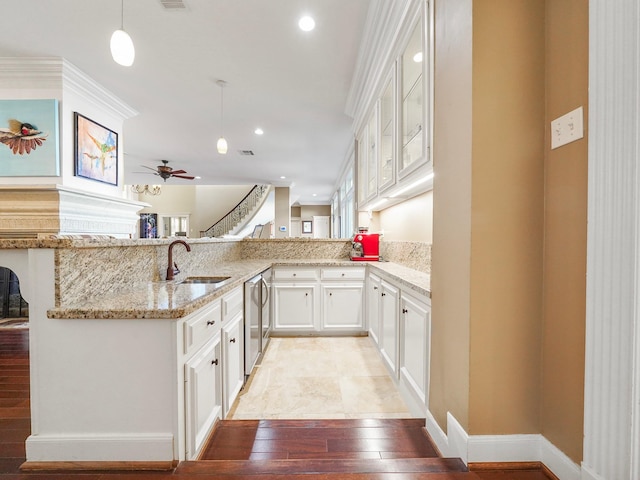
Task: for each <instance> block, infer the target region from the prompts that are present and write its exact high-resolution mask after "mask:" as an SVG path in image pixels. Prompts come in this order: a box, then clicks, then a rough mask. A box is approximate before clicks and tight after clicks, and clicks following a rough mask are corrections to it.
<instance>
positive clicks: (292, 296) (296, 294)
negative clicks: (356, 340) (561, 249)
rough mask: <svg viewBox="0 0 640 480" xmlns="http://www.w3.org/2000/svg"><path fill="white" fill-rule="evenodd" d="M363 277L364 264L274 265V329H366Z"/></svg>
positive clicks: (305, 331)
mask: <svg viewBox="0 0 640 480" xmlns="http://www.w3.org/2000/svg"><path fill="white" fill-rule="evenodd" d="M364 277H365V267H363V266H354V267H324V268H308V267H277V268H275V269H274V274H273V304H274V308H273V312H274V317H275V318H274V332H279V333H307V332H308V333H333V334H335V333H349V334H355V333H361V332H365V331H366V327H365V316H364V313H363V306H364V298H363V297H364V295H363V291H364Z"/></svg>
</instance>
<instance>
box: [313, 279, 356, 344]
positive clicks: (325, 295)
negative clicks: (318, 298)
mask: <svg viewBox="0 0 640 480" xmlns="http://www.w3.org/2000/svg"><path fill="white" fill-rule="evenodd" d="M364 276H365V268H364V267H349V268H323V269H322V270H321V272H320V279H321V281H322V283H321V289H322V322H321V325H320V329H321V331H323V332H345V333H347V332H349V333H352V332H354V331H364V330H365V321H364V320H365V316H364V314H363V306H364V299H363V290H364Z"/></svg>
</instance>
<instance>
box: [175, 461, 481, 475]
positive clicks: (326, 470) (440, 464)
mask: <svg viewBox="0 0 640 480" xmlns="http://www.w3.org/2000/svg"><path fill="white" fill-rule="evenodd" d="M373 473H375V474H392V473H398V474H401V473H402V474H406V473H412V474H413V473H467V467H466V465H465V464H464V462H463V461H462V460H460V459H459V458H394V459H378V460H371V459H339V460H335V459H320V460H318V459H310V460H308V459H304V460H302V459H293V460H199V461H188V462H181V463H180V465H178V468H177V469H176V471H175V474H179V475H187V474H188V475H211V474H215V475H216V476H220V475H229V476H231V475H243V476H245V475H267V474H270V475H296V474H301V475H302V474H306V475H308V474H340V475H345V474H350V475H353V474H373ZM470 475H471V476H465V477H460V478H465V479H472V478H477V477H476V476H475V475H474V474H470ZM287 478H288V477H287ZM349 478H352V477H351V476H349ZM385 478H387V477H385ZM403 478H406V477H403ZM411 478H412V479H413V478H414V477H413V476H412V477H411ZM434 478H437V477H434ZM445 478H449V477H445ZM450 478H458V477H450Z"/></svg>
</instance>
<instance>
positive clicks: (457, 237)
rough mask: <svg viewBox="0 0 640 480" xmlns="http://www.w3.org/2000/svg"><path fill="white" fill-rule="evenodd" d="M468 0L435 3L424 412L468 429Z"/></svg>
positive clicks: (469, 2) (470, 1)
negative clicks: (428, 356) (427, 383)
mask: <svg viewBox="0 0 640 480" xmlns="http://www.w3.org/2000/svg"><path fill="white" fill-rule="evenodd" d="M472 5H473V4H472V0H459V1H456V2H451V1H446V0H436V3H435V31H434V34H435V73H434V75H435V78H434V81H435V85H434V88H435V92H434V140H433V149H434V154H433V168H434V172H435V180H434V188H433V249H432V276H431V289H432V305H431V308H432V327H431V328H432V331H431V335H432V336H431V373H430V375H431V377H430V386H429V410H430V411H431V413H432V414H433V416H434V418H435V419H436V421H437V422H438V424H439V425H440V427H441V428H442V429H444V430H445V431H446V426H447V412H451V413H452V414H453V415H454V416H455V417H456V419H457V420H458V422H460V424H461V425H462V426H463V427H464V428H467V427H468V423H469V315H470V312H469V278H470V259H469V255H470V252H471V197H470V195H471V138H472V130H471V112H472V110H471V108H472V105H471V86H472V58H471V53H472V29H471V26H472Z"/></svg>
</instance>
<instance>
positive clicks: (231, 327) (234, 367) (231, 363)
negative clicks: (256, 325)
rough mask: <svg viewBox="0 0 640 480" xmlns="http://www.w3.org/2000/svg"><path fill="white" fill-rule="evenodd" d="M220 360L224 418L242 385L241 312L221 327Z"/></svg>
mask: <svg viewBox="0 0 640 480" xmlns="http://www.w3.org/2000/svg"><path fill="white" fill-rule="evenodd" d="M222 358H223V369H224V370H223V371H224V376H223V379H224V387H223V392H224V401H223V407H224V415H223V416H224V417H226V416H227V414H228V413H229V410H230V409H231V406H232V405H233V402H234V401H235V400H236V398H237V397H238V394H239V393H240V390H242V386H243V385H244V323H243V316H242V311H240V312H237V313H236V314H235V315H234V316H233V317H232V318H231V319H230V320H226V321H225V322H223V326H222Z"/></svg>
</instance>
